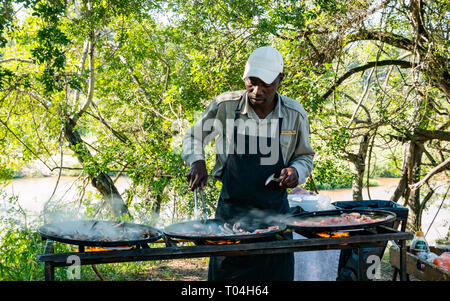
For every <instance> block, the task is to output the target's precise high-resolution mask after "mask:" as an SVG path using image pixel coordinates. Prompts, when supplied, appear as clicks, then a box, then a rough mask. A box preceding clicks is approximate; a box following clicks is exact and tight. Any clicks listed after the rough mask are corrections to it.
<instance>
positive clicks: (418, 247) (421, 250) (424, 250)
mask: <svg viewBox="0 0 450 301" xmlns="http://www.w3.org/2000/svg"><path fill="white" fill-rule="evenodd" d="M409 249H410V252H411V253H412V254H414V255H416V256H417V257H419V258H420V259H422V260H424V261H426V260H427V258H428V254H429V253H430V247H429V246H428V243H427V241H426V240H425V236H424V235H423V232H422V231H417V232H416V235H415V236H414V239H413V241H412V242H411V246H410V248H409ZM417 268H418V269H420V270H423V269H424V268H425V265H424V264H421V263H420V262H417Z"/></svg>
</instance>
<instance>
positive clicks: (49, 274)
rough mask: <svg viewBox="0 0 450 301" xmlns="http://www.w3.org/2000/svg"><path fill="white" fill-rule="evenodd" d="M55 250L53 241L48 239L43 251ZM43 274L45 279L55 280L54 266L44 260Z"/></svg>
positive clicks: (50, 251)
mask: <svg viewBox="0 0 450 301" xmlns="http://www.w3.org/2000/svg"><path fill="white" fill-rule="evenodd" d="M54 251H55V249H54V245H53V241H52V240H50V239H48V240H47V242H46V244H45V251H44V252H45V253H46V254H53V253H54ZM44 274H45V281H54V280H55V266H54V265H53V264H52V263H49V262H46V263H45V264H44Z"/></svg>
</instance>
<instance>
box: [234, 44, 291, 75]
mask: <svg viewBox="0 0 450 301" xmlns="http://www.w3.org/2000/svg"><path fill="white" fill-rule="evenodd" d="M282 72H283V56H282V55H281V53H280V52H279V51H278V50H276V49H275V48H272V47H270V46H264V47H260V48H257V49H256V50H254V51H253V52H252V54H250V56H249V58H248V60H247V64H245V71H244V75H243V76H242V79H245V78H247V77H257V78H259V79H261V80H262V81H263V82H265V83H266V84H271V83H272V82H273V81H274V80H275V79H276V78H277V76H278V74H280V73H282Z"/></svg>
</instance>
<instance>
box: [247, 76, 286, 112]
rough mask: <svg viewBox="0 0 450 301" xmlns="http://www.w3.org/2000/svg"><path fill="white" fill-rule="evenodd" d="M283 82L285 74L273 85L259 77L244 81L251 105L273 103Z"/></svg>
mask: <svg viewBox="0 0 450 301" xmlns="http://www.w3.org/2000/svg"><path fill="white" fill-rule="evenodd" d="M282 80H283V74H280V75H279V76H278V77H277V78H276V79H275V80H274V81H273V83H271V84H267V83H265V82H263V81H262V80H260V79H259V78H257V77H248V78H246V79H244V84H245V89H246V90H247V95H248V99H249V101H250V103H251V104H252V105H257V106H258V105H264V104H267V103H270V102H272V101H273V99H274V97H275V93H276V92H277V89H278V87H279V86H280V84H281V81H282Z"/></svg>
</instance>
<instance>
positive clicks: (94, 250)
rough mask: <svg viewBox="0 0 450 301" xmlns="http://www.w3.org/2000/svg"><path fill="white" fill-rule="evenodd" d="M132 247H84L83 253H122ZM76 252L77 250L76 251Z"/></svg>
mask: <svg viewBox="0 0 450 301" xmlns="http://www.w3.org/2000/svg"><path fill="white" fill-rule="evenodd" d="M131 249H133V247H130V246H123V247H122V246H117V247H94V246H86V247H85V249H84V251H85V252H99V251H123V250H131ZM76 251H77V252H78V249H76Z"/></svg>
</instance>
